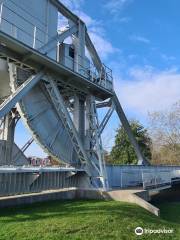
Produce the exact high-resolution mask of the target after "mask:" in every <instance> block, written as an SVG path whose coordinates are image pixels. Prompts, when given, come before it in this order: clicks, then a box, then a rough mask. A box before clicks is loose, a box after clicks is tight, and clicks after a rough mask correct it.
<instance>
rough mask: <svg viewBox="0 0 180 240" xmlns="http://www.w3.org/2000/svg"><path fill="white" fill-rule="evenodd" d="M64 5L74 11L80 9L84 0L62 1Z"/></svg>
mask: <svg viewBox="0 0 180 240" xmlns="http://www.w3.org/2000/svg"><path fill="white" fill-rule="evenodd" d="M61 2H62V4H64V5H65V6H66V7H68V8H70V9H71V10H73V9H79V8H80V7H81V6H82V4H83V3H84V0H61Z"/></svg>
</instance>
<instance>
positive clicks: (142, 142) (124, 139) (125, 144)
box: [108, 120, 151, 164]
mask: <svg viewBox="0 0 180 240" xmlns="http://www.w3.org/2000/svg"><path fill="white" fill-rule="evenodd" d="M130 126H131V129H132V132H133V134H134V136H135V138H136V140H137V142H138V144H139V146H140V149H141V151H142V153H143V155H144V156H145V157H146V158H147V159H148V160H150V159H151V139H150V137H149V136H148V133H147V129H145V128H144V127H143V126H142V125H141V124H140V123H139V122H138V121H135V120H133V121H130ZM116 131H117V133H116V136H115V145H114V146H113V148H112V151H111V153H110V157H109V158H108V163H111V164H137V161H138V159H137V157H136V154H135V151H134V148H133V146H132V144H131V143H130V141H129V138H128V136H127V134H126V132H125V130H124V128H123V127H122V126H120V128H119V129H117V130H116Z"/></svg>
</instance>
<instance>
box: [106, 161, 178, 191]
mask: <svg viewBox="0 0 180 240" xmlns="http://www.w3.org/2000/svg"><path fill="white" fill-rule="evenodd" d="M106 169H107V175H108V181H109V188H127V187H132V186H136V187H137V186H141V187H143V173H152V174H154V175H158V174H159V173H163V174H164V173H167V175H171V179H173V178H174V179H176V178H179V179H180V166H142V165H107V166H106ZM156 173H157V174H156Z"/></svg>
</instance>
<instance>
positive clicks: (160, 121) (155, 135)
mask: <svg viewBox="0 0 180 240" xmlns="http://www.w3.org/2000/svg"><path fill="white" fill-rule="evenodd" d="M149 120H150V121H149V125H150V128H149V132H150V134H151V138H152V162H153V163H154V164H180V101H179V102H177V103H175V104H173V106H172V107H171V108H170V109H169V110H164V111H158V112H152V113H150V114H149Z"/></svg>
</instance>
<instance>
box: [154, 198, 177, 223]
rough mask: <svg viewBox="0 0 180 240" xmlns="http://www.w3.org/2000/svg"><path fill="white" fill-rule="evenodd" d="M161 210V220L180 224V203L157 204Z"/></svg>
mask: <svg viewBox="0 0 180 240" xmlns="http://www.w3.org/2000/svg"><path fill="white" fill-rule="evenodd" d="M156 206H157V207H158V208H160V214H161V219H163V220H165V221H168V222H171V223H177V224H180V202H170V203H167V202H164V203H162V204H156Z"/></svg>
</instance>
